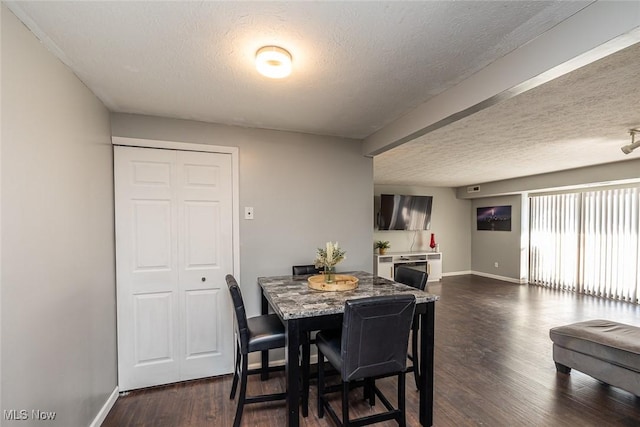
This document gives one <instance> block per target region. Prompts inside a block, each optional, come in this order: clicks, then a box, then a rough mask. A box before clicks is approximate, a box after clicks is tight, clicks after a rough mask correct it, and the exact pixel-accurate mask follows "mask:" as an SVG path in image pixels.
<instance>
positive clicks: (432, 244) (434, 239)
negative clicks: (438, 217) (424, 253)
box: [429, 233, 437, 252]
mask: <svg viewBox="0 0 640 427" xmlns="http://www.w3.org/2000/svg"><path fill="white" fill-rule="evenodd" d="M436 246H437V245H436V235H435V234H433V233H431V243H429V247H430V248H431V250H432V251H434V252H435V251H436Z"/></svg>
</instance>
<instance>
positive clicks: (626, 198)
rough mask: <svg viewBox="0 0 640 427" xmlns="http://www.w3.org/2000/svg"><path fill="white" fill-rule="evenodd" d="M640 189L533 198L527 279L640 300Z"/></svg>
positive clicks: (593, 293) (560, 287)
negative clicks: (639, 297)
mask: <svg viewBox="0 0 640 427" xmlns="http://www.w3.org/2000/svg"><path fill="white" fill-rule="evenodd" d="M639 203H640V202H639V189H638V188H617V189H609V190H599V191H588V192H582V193H565V194H554V195H545V196H538V197H531V198H530V242H529V254H530V259H529V280H530V282H531V283H533V284H536V285H541V286H546V287H550V288H555V289H564V290H572V291H577V292H582V293H586V294H590V295H597V296H603V297H607V298H614V299H619V300H623V301H631V302H634V303H637V302H638V275H639V273H640V262H639V254H640V251H639V244H638V229H639V222H640V217H639V210H640V206H639Z"/></svg>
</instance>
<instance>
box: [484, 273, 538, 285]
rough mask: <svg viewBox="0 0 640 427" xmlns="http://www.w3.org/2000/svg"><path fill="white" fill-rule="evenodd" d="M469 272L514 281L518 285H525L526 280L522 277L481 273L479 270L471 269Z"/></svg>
mask: <svg viewBox="0 0 640 427" xmlns="http://www.w3.org/2000/svg"><path fill="white" fill-rule="evenodd" d="M471 274H475V275H476V276H482V277H488V278H489V279H496V280H502V281H505V282H511V283H516V284H518V285H526V284H527V281H526V280H524V279H514V278H513V277H505V276H498V275H496V274H489V273H483V272H481V271H472V272H471Z"/></svg>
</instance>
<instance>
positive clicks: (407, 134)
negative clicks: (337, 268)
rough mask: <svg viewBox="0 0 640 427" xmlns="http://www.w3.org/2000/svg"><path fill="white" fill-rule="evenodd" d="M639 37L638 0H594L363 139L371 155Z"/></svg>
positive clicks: (366, 153) (632, 41)
mask: <svg viewBox="0 0 640 427" xmlns="http://www.w3.org/2000/svg"><path fill="white" fill-rule="evenodd" d="M639 41H640V2H637V1H632V2H626V1H616V2H609V1H597V2H594V3H591V4H590V5H588V6H587V7H585V8H584V9H582V10H581V11H579V12H578V13H576V14H574V15H573V16H571V17H570V18H568V19H566V20H564V21H563V22H561V23H560V24H558V25H556V26H555V27H553V28H552V29H550V30H549V31H547V32H545V33H544V34H542V35H540V36H538V37H537V38H535V39H533V40H531V41H530V42H528V43H527V44H525V45H523V46H521V47H519V48H517V49H516V50H514V51H512V52H511V53H509V54H507V55H505V56H503V57H502V58H500V59H498V60H496V61H494V62H493V63H491V64H489V65H488V66H486V67H485V68H483V69H482V70H480V71H478V72H477V73H475V74H474V75H472V76H471V77H469V78H468V79H466V80H464V81H462V82H460V83H459V84H458V85H456V86H454V87H452V88H451V89H448V90H446V91H444V92H442V93H441V94H439V95H436V96H435V97H433V98H431V99H430V100H429V101H427V102H425V103H424V104H422V105H420V106H418V107H417V108H416V109H414V110H413V111H411V112H409V113H408V114H406V115H404V116H402V117H400V118H399V119H397V120H395V121H394V122H392V123H390V124H389V125H387V126H385V127H384V128H382V129H380V130H379V131H377V132H375V133H373V134H371V135H370V136H368V137H367V138H365V139H364V141H363V143H362V152H363V154H364V155H365V156H375V155H376V154H380V153H383V152H385V151H387V150H390V149H392V148H394V147H397V146H399V145H401V144H404V143H405V142H408V141H411V140H413V139H415V138H418V137H420V136H422V135H425V134H427V133H429V132H432V131H434V130H436V129H439V128H441V127H443V126H446V125H447V124H449V123H452V122H455V121H457V120H460V119H462V118H464V117H467V116H469V115H471V114H473V113H475V112H477V111H480V110H483V109H485V108H487V107H490V106H491V105H495V104H496V103H498V102H500V101H503V100H505V99H509V98H511V97H514V96H516V95H518V94H520V93H522V92H525V91H527V90H529V89H533V88H534V87H537V86H539V85H542V84H544V83H546V82H548V81H550V80H553V79H555V78H557V77H560V76H562V75H564V74H567V73H569V72H571V71H574V70H576V69H578V68H580V67H582V66H584V65H587V64H589V63H591V62H594V61H597V60H598V59H601V58H603V57H605V56H608V55H611V54H612V53H614V52H617V51H619V50H621V49H624V48H625V47H628V46H631V45H632V44H635V43H637V42H639Z"/></svg>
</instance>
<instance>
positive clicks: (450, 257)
mask: <svg viewBox="0 0 640 427" xmlns="http://www.w3.org/2000/svg"><path fill="white" fill-rule="evenodd" d="M374 192H375V195H376V196H379V195H380V194H411V195H425V196H433V207H432V211H431V229H430V230H426V231H417V232H416V231H376V232H375V233H374V236H373V238H374V240H388V241H389V242H390V243H391V249H389V251H391V252H402V251H410V250H414V251H424V250H431V248H430V247H429V242H430V238H431V233H434V234H435V238H436V243H438V244H439V245H440V252H442V271H443V273H445V274H447V273H463V272H466V273H468V272H469V270H470V269H471V235H470V233H471V229H470V227H469V216H470V211H471V203H470V201H469V200H459V199H457V198H456V193H455V189H453V188H441V187H417V186H393V185H376V186H375V188H374ZM372 221H373V217H372Z"/></svg>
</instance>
